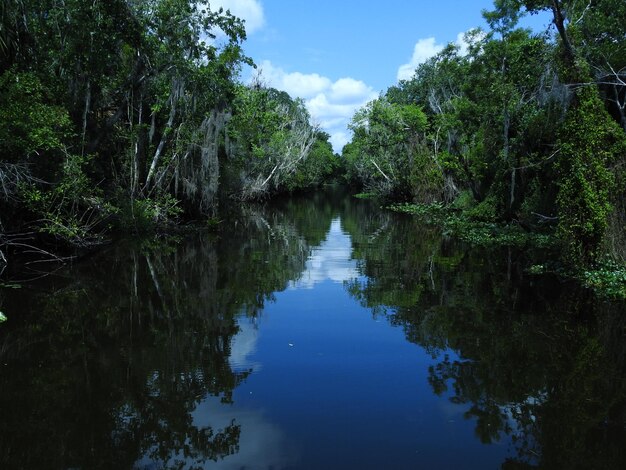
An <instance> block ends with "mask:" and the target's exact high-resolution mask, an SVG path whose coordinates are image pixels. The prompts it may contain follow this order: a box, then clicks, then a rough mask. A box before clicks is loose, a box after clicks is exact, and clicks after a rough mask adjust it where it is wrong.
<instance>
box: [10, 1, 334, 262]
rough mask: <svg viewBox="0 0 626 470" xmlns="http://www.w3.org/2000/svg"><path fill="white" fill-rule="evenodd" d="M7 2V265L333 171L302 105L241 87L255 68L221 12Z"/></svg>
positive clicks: (179, 6) (214, 211) (209, 210)
mask: <svg viewBox="0 0 626 470" xmlns="http://www.w3.org/2000/svg"><path fill="white" fill-rule="evenodd" d="M1 8H2V10H1V11H0V21H1V25H0V27H1V29H0V183H1V185H0V261H1V262H3V263H6V262H7V257H10V256H12V255H13V254H14V253H19V252H24V251H33V250H37V249H39V248H40V247H42V246H55V248H56V249H57V250H64V249H65V250H67V249H76V248H78V249H90V248H93V247H95V246H98V245H99V244H101V243H104V242H106V241H107V240H108V239H109V238H110V237H111V234H113V233H120V232H121V233H128V232H151V231H155V230H162V229H164V228H167V227H169V226H172V225H175V224H177V223H183V222H188V221H190V220H195V221H198V220H199V221H203V222H207V223H211V222H212V221H215V220H217V217H218V215H219V207H220V204H227V202H228V201H247V200H252V199H259V198H263V197H267V196H269V195H271V194H274V193H278V192H286V191H298V190H301V189H305V188H310V187H314V186H317V185H319V184H321V183H322V182H323V181H325V180H326V179H328V177H329V176H330V175H331V174H333V173H334V172H336V169H337V168H338V156H337V155H335V154H333V152H332V148H331V145H330V143H329V142H328V137H329V136H328V135H327V134H326V133H324V132H323V131H322V130H321V129H320V128H319V126H317V125H315V124H314V123H312V120H311V119H310V116H309V114H308V112H307V110H306V108H305V106H304V103H303V102H302V101H301V100H299V99H292V98H291V97H290V96H289V95H288V94H287V93H285V92H282V91H279V90H275V89H272V88H269V87H268V86H266V85H264V84H263V83H262V79H256V80H254V82H253V83H252V84H249V85H244V84H243V83H242V82H241V81H240V79H239V76H240V72H241V69H242V67H243V66H244V65H253V62H252V60H251V59H250V58H249V57H247V56H246V55H245V53H244V51H243V49H242V43H243V41H244V40H245V38H246V33H245V29H244V24H243V22H242V21H241V20H240V19H238V18H236V17H234V16H232V15H231V14H230V12H228V11H223V10H222V9H219V10H217V11H213V10H211V9H210V5H209V2H206V1H200V2H196V1H187V0H145V1H144V0H142V1H135V0H112V1H108V0H107V1H97V0H96V1H93V2H84V1H82V0H69V1H56V0H49V1H48V0H43V1H41V0H10V1H5V2H2V6H1ZM222 216H224V215H222ZM41 249H42V250H43V248H41ZM46 250H47V248H46Z"/></svg>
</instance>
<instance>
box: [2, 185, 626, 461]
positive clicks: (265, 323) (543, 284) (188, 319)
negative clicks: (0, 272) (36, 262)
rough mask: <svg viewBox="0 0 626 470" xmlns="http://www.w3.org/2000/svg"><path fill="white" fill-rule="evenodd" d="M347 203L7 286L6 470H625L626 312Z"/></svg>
mask: <svg viewBox="0 0 626 470" xmlns="http://www.w3.org/2000/svg"><path fill="white" fill-rule="evenodd" d="M533 256H535V254H534V253H532V251H531V250H518V251H516V250H512V249H507V248H504V249H498V250H490V251H485V250H479V249H472V248H470V247H467V246H463V245H460V244H458V243H456V242H455V241H454V240H450V239H447V238H445V237H444V236H442V234H441V233H439V232H438V231H437V230H436V229H433V228H429V227H425V226H424V225H423V224H420V223H419V222H418V221H417V220H416V219H413V218H411V217H408V216H402V215H398V214H393V213H390V212H387V211H384V210H381V209H379V208H378V207H377V206H376V205H375V204H373V203H372V202H369V201H360V200H357V199H354V198H351V197H349V196H345V195H342V194H340V193H330V194H317V195H315V196H311V197H308V198H301V199H290V200H286V201H281V202H277V203H274V204H271V205H269V204H268V205H266V206H262V207H250V208H246V209H245V210H243V211H242V212H241V213H238V214H237V215H233V216H232V217H229V218H228V220H225V221H223V222H222V224H221V226H220V230H219V233H217V234H208V233H195V234H193V235H189V236H184V237H177V238H170V239H167V240H157V241H154V240H152V241H144V242H125V243H119V244H117V245H116V246H114V247H111V248H109V249H107V250H105V251H103V252H101V253H99V254H98V255H97V256H94V257H92V258H90V259H88V260H85V261H82V262H81V263H78V264H76V265H74V266H72V267H68V268H64V269H62V270H58V271H56V272H54V273H52V274H50V275H48V276H45V277H43V278H41V279H39V280H36V281H32V282H28V283H25V284H24V285H23V286H22V287H21V288H19V289H11V288H6V287H4V288H2V289H1V290H0V311H3V312H5V314H6V315H7V316H8V317H9V321H8V322H6V323H4V324H3V325H2V326H0V468H3V469H13V468H26V469H39V468H58V469H70V468H71V469H74V468H81V469H91V468H103V469H104V468H106V469H118V468H120V469H123V468H136V469H161V468H211V469H243V468H245V469H270V468H271V469H301V468H303V469H304V468H306V469H309V468H310V469H321V468H324V469H334V468H337V469H346V468H348V469H349V468H355V469H366V468H372V469H383V468H398V469H405V468H406V469H413V468H427V469H429V468H434V469H446V468H450V469H463V468H480V469H483V468H484V469H489V468H494V469H495V468H532V467H535V466H537V467H541V468H626V428H625V427H626V406H625V405H626V326H625V325H626V310H625V308H624V305H623V303H622V304H611V303H608V302H604V301H602V300H600V299H595V298H594V297H593V296H592V295H590V293H589V292H586V291H584V290H583V289H581V288H579V287H578V286H576V285H570V284H567V283H563V282H560V281H558V280H557V279H554V278H551V277H545V276H544V277H538V276H531V275H528V274H526V268H527V267H528V265H529V263H531V262H532V261H533V259H532V258H533Z"/></svg>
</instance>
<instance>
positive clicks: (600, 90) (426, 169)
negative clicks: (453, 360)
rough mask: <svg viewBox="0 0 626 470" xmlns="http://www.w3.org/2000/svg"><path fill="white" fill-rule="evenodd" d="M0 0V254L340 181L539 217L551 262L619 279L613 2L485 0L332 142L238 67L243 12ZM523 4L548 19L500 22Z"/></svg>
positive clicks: (618, 24)
mask: <svg viewBox="0 0 626 470" xmlns="http://www.w3.org/2000/svg"><path fill="white" fill-rule="evenodd" d="M0 8H1V10H0V270H4V268H5V266H6V265H7V264H8V263H9V260H10V259H11V258H12V257H14V256H19V255H20V254H23V253H25V252H32V251H37V252H39V253H40V254H44V253H45V254H48V255H50V256H61V254H67V253H74V252H76V250H79V251H80V250H88V249H92V248H94V247H97V246H99V245H100V244H103V243H106V242H108V241H109V240H110V239H111V238H113V237H114V236H115V235H117V234H124V233H153V232H155V231H163V230H168V229H171V228H172V227H176V226H177V225H178V226H180V225H184V224H187V223H189V222H194V223H199V224H201V225H204V226H215V225H219V221H220V220H223V219H225V218H228V217H229V212H228V211H229V209H228V208H229V206H230V205H231V204H233V203H236V204H242V203H246V202H247V201H254V200H259V199H265V198H268V197H272V196H274V195H277V194H281V193H293V192H298V191H307V190H317V189H316V188H319V187H320V186H321V185H323V184H324V183H327V182H329V181H340V182H343V183H345V184H350V185H352V186H354V187H355V188H357V189H355V191H362V192H364V193H367V194H369V195H373V196H376V197H379V198H381V199H382V200H383V201H386V203H387V204H391V203H396V204H397V203H408V204H409V205H403V206H402V208H403V209H404V210H408V211H411V210H413V211H414V212H420V211H421V210H422V209H420V208H423V207H429V208H435V209H436V210H438V211H439V212H440V213H444V214H453V215H455V216H458V217H461V218H462V220H463V221H464V222H467V223H471V224H483V225H487V226H498V227H501V226H507V227H515V228H516V229H518V230H519V231H520V232H521V233H532V234H537V233H538V234H546V235H547V236H549V237H551V238H552V239H554V240H555V243H556V244H557V245H558V247H559V249H558V252H559V256H558V258H559V259H558V266H559V269H564V270H566V271H568V272H573V273H578V274H580V275H582V276H583V277H584V276H587V280H588V281H589V282H590V283H592V284H593V283H596V284H600V285H608V284H611V285H617V286H620V285H622V286H623V285H624V284H626V230H625V227H626V174H625V162H626V29H625V26H624V25H625V24H626V3H625V2H623V1H622V0H591V1H589V2H586V1H585V2H583V1H576V0H550V1H548V0H495V1H494V4H493V9H492V10H490V11H484V12H483V16H484V18H485V20H486V22H487V24H488V25H489V28H488V30H486V31H485V30H480V29H476V30H473V31H470V32H469V33H467V34H466V37H465V41H466V43H467V44H468V47H467V50H461V48H460V47H459V46H458V45H455V44H450V45H448V46H447V47H446V48H445V49H444V50H443V51H441V52H440V53H438V54H437V55H435V56H434V57H432V58H431V59H429V60H428V61H426V62H425V63H422V64H421V65H419V66H418V67H417V69H416V70H415V73H414V75H413V77H412V78H411V79H410V80H404V81H400V82H399V83H397V84H396V85H393V86H391V87H389V88H388V89H387V90H386V91H384V92H382V93H381V94H380V96H379V97H378V98H377V99H375V100H374V101H372V102H370V103H368V104H367V105H366V106H365V107H363V108H362V109H360V110H359V111H358V112H357V113H356V114H355V115H354V117H353V118H352V121H351V125H350V128H351V131H352V133H353V137H352V140H351V142H349V143H348V144H347V145H346V146H345V147H344V149H343V151H342V154H341V155H337V154H335V153H334V152H333V149H332V146H331V144H330V143H329V135H328V134H327V133H325V132H324V131H323V130H322V129H321V128H320V127H319V126H318V125H317V124H316V123H315V122H313V119H311V116H310V115H309V113H308V111H307V109H306V106H305V103H304V102H303V101H302V100H301V99H298V98H293V97H291V96H289V95H288V94H287V93H286V92H284V91H280V90H277V89H274V88H271V87H270V86H268V85H266V84H265V83H264V82H263V77H262V76H257V77H256V78H255V79H253V80H252V82H251V83H244V82H243V81H242V79H241V71H242V69H243V68H244V67H247V66H254V62H253V59H252V58H250V57H248V56H247V55H246V53H245V49H244V42H245V39H246V31H245V24H244V22H243V21H242V20H240V19H239V18H237V17H234V16H233V15H231V13H230V12H229V11H224V10H223V9H217V10H215V9H212V8H211V5H210V2H208V1H204V0H203V1H191V0H141V1H140V0H109V1H101V0H94V1H91V2H84V1H80V0H64V1H59V0H8V1H4V2H2V4H1V6H0ZM534 14H548V15H549V16H550V18H551V26H550V28H549V29H548V30H546V31H540V32H534V31H531V30H529V29H524V28H521V27H519V26H518V25H519V20H520V19H521V18H522V17H523V16H524V15H534ZM397 207H399V206H397ZM581 273H582V274H581ZM619 290H620V288H619V287H618V291H619ZM621 290H624V288H623V287H622V288H621ZM624 295H626V293H624Z"/></svg>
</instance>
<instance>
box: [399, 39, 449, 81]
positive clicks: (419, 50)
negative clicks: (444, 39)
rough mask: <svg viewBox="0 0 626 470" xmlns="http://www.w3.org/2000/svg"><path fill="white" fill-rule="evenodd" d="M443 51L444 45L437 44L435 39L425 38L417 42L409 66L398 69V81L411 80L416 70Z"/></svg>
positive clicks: (404, 65)
mask: <svg viewBox="0 0 626 470" xmlns="http://www.w3.org/2000/svg"><path fill="white" fill-rule="evenodd" d="M442 50H443V45H442V44H437V43H436V42H435V38H433V37H430V38H424V39H420V40H419V41H417V43H416V44H415V47H414V48H413V56H412V57H411V60H410V61H409V63H408V64H403V65H401V66H400V68H398V80H409V79H410V78H411V77H412V76H413V74H414V73H415V68H416V67H417V66H418V65H419V64H421V63H424V62H426V61H427V60H428V59H430V58H431V57H432V56H434V55H435V54H437V53H438V52H441V51H442Z"/></svg>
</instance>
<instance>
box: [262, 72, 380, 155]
mask: <svg viewBox="0 0 626 470" xmlns="http://www.w3.org/2000/svg"><path fill="white" fill-rule="evenodd" d="M259 70H260V73H261V81H263V82H265V83H266V84H267V85H268V86H271V87H273V88H276V89H279V90H283V91H286V92H287V93H289V95H291V97H293V98H296V97H298V98H302V99H304V100H305V103H306V106H307V109H308V110H309V113H311V117H312V118H313V120H314V121H315V122H317V123H319V125H320V126H321V127H322V129H324V130H325V131H326V132H328V133H329V134H330V136H331V139H330V142H331V144H332V145H333V149H334V151H335V152H341V149H342V147H343V146H344V145H345V144H346V143H347V142H348V141H349V137H348V133H347V125H348V122H349V121H350V118H351V117H352V115H353V114H354V112H355V111H356V110H357V109H359V108H360V107H362V106H364V105H365V104H366V103H367V102H368V101H371V100H373V99H374V98H376V97H377V96H378V94H377V93H376V92H375V91H374V89H373V88H372V87H370V86H369V85H367V84H366V83H364V82H362V81H361V80H356V79H354V78H351V77H343V78H339V79H338V80H335V81H332V80H331V79H330V78H328V77H324V76H322V75H319V74H317V73H309V74H306V73H301V72H286V71H285V70H283V69H282V68H280V67H276V66H274V65H273V64H272V63H271V62H270V61H267V60H266V61H263V62H261V64H260V65H259Z"/></svg>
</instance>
